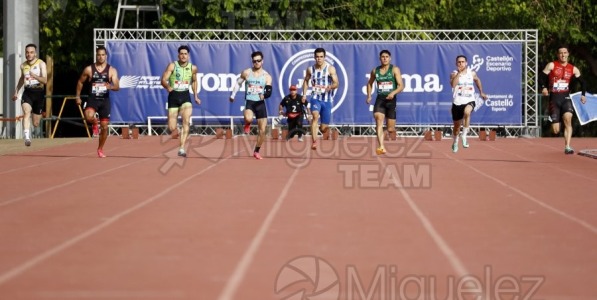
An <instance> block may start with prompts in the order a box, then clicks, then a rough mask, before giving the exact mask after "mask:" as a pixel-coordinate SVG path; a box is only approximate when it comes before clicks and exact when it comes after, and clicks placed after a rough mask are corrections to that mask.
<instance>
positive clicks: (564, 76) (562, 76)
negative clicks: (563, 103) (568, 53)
mask: <svg viewBox="0 0 597 300" xmlns="http://www.w3.org/2000/svg"><path fill="white" fill-rule="evenodd" d="M573 76H574V66H573V65H572V64H566V65H565V66H563V65H562V64H561V63H560V62H559V61H554V62H553V70H551V72H549V88H550V91H551V92H552V93H568V92H570V80H572V77H573Z"/></svg>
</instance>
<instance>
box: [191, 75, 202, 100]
mask: <svg viewBox="0 0 597 300" xmlns="http://www.w3.org/2000/svg"><path fill="white" fill-rule="evenodd" d="M191 71H192V72H193V75H192V76H191V80H192V81H193V83H192V84H191V89H192V90H193V96H194V97H195V103H197V104H201V99H199V93H198V92H197V91H198V90H199V89H198V87H199V82H197V72H199V69H198V68H197V66H193V68H192V69H191Z"/></svg>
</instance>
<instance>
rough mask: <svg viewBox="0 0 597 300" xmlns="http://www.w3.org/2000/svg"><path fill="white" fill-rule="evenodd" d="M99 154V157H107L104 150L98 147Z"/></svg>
mask: <svg viewBox="0 0 597 300" xmlns="http://www.w3.org/2000/svg"><path fill="white" fill-rule="evenodd" d="M97 156H98V157H99V158H104V157H106V155H105V154H104V150H102V149H97Z"/></svg>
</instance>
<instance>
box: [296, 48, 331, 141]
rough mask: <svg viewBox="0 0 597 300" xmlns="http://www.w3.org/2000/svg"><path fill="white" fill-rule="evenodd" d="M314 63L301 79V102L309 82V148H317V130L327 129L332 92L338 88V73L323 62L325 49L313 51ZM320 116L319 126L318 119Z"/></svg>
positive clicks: (304, 97) (329, 119)
mask: <svg viewBox="0 0 597 300" xmlns="http://www.w3.org/2000/svg"><path fill="white" fill-rule="evenodd" d="M313 55H314V58H315V64H314V65H313V66H311V67H309V68H307V71H306V73H305V78H304V81H303V102H305V101H306V100H307V96H306V95H307V89H308V88H309V83H310V84H311V87H312V90H311V99H310V101H309V104H310V109H311V114H312V117H313V119H312V120H311V140H312V142H313V143H312V144H311V149H313V150H317V140H316V137H317V131H318V129H321V132H322V133H323V134H326V132H327V131H328V129H329V128H328V126H329V124H330V121H331V119H332V106H333V102H334V93H335V90H336V89H337V88H338V75H337V73H336V68H335V67H334V66H332V65H330V64H328V63H326V62H325V55H326V52H325V49H323V48H317V49H315V51H314V53H313ZM320 118H321V128H319V121H320Z"/></svg>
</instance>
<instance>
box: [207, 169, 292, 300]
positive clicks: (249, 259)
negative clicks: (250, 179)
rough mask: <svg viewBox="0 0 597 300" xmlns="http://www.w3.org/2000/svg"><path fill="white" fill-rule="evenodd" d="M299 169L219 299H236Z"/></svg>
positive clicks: (279, 197) (281, 194)
mask: <svg viewBox="0 0 597 300" xmlns="http://www.w3.org/2000/svg"><path fill="white" fill-rule="evenodd" d="M299 170H300V169H299V168H296V169H294V172H293V173H292V175H291V176H290V178H289V179H288V181H287V182H286V185H285V186H284V188H283V189H282V192H281V193H280V196H278V199H277V200H276V202H275V203H274V205H273V206H272V209H271V210H270V211H269V213H268V214H267V217H266V218H265V220H264V221H263V223H262V224H261V227H260V228H259V230H258V231H257V233H256V234H255V237H253V239H252V240H251V244H250V245H249V247H248V248H247V250H245V253H244V254H243V257H242V258H241V260H240V261H239V262H238V264H237V265H236V268H235V269H234V271H233V272H232V276H230V279H229V280H228V281H227V282H226V286H225V287H224V289H223V290H222V293H221V294H220V296H219V297H218V299H219V300H230V299H234V294H235V293H236V290H237V289H238V287H239V286H240V284H241V283H242V281H243V279H244V277H245V275H246V274H247V270H248V269H249V267H250V266H251V263H253V258H254V257H255V253H257V250H258V249H259V246H261V243H262V242H263V239H264V237H265V234H266V233H267V231H268V230H269V228H270V226H271V224H272V222H273V221H274V218H275V216H276V214H277V213H278V211H279V210H280V207H281V206H282V203H283V202H284V199H285V198H286V195H287V194H288V191H290V187H291V186H292V183H293V182H294V178H295V177H296V175H297V174H298V173H299Z"/></svg>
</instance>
